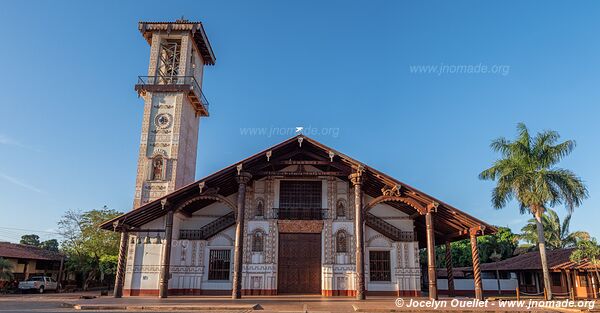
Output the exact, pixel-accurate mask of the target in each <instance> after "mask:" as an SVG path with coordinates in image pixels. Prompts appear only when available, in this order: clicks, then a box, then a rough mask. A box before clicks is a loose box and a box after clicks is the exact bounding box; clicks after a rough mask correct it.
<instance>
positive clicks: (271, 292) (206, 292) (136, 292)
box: [123, 289, 509, 297]
mask: <svg viewBox="0 0 600 313" xmlns="http://www.w3.org/2000/svg"><path fill="white" fill-rule="evenodd" d="M444 292H445V290H440V293H444ZM468 292H469V291H467V290H465V294H466V293H468ZM471 293H472V292H471ZM503 293H504V292H503ZM507 294H509V291H507ZM169 295H170V296H226V295H231V290H211V289H169ZM242 295H243V296H276V295H277V289H242ZM321 295H322V296H324V297H355V296H356V290H321ZM456 295H462V292H461V290H457V291H456ZM467 295H468V294H467ZM123 296H125V297H158V289H124V290H123ZM367 296H390V297H420V296H421V291H419V290H398V291H367Z"/></svg>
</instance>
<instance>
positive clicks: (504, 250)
mask: <svg viewBox="0 0 600 313" xmlns="http://www.w3.org/2000/svg"><path fill="white" fill-rule="evenodd" d="M517 244H518V236H517V235H516V234H514V233H513V232H512V231H511V230H510V228H507V227H498V232H497V233H495V234H493V235H485V236H479V237H478V238H477V247H478V248H479V259H480V260H481V262H482V263H487V262H492V261H493V260H492V259H491V256H492V254H494V253H497V254H499V255H500V256H501V258H500V260H504V259H508V258H510V257H512V256H513V252H514V250H515V248H516V247H517ZM450 248H451V249H452V266H454V267H467V266H472V264H473V258H472V256H471V242H470V240H469V239H463V240H460V241H455V242H453V243H451V244H450ZM425 253H426V252H425V250H423V251H422V254H421V263H422V264H423V265H425V264H426V263H427V255H426V254H425ZM435 255H436V265H437V267H439V268H444V267H445V266H446V260H445V255H446V251H445V247H444V246H437V247H436V252H435Z"/></svg>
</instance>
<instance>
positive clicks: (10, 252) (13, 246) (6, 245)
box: [0, 242, 64, 261]
mask: <svg viewBox="0 0 600 313" xmlns="http://www.w3.org/2000/svg"><path fill="white" fill-rule="evenodd" d="M0 257H3V258H13V259H29V260H51V261H60V260H61V259H62V258H63V257H64V256H63V255H62V254H60V253H58V252H54V251H49V250H45V249H42V248H38V247H34V246H28V245H22V244H17V243H10V242H0Z"/></svg>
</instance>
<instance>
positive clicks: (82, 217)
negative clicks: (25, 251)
mask: <svg viewBox="0 0 600 313" xmlns="http://www.w3.org/2000/svg"><path fill="white" fill-rule="evenodd" d="M118 215H121V213H120V212H118V211H116V210H112V209H108V208H107V207H103V208H102V209H99V210H91V211H85V212H82V211H73V210H70V211H67V212H66V213H65V214H64V215H63V217H62V218H61V220H60V221H59V222H58V227H59V233H60V234H61V235H62V236H63V238H64V240H63V242H62V249H63V251H64V252H65V253H66V255H67V256H68V259H67V263H66V267H67V269H69V270H70V271H73V272H79V273H81V274H82V275H84V286H83V287H84V289H87V288H88V285H89V283H90V282H91V281H92V280H94V279H97V278H98V277H99V276H103V274H110V273H113V272H114V269H112V268H110V267H111V266H112V265H111V264H113V263H114V262H107V261H108V260H111V258H116V255H117V254H118V249H119V248H118V247H119V234H118V233H115V232H108V231H104V230H102V229H100V228H99V227H98V226H99V225H100V224H102V223H103V222H105V221H107V220H109V219H112V218H114V217H116V216H118Z"/></svg>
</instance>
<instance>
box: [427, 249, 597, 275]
mask: <svg viewBox="0 0 600 313" xmlns="http://www.w3.org/2000/svg"><path fill="white" fill-rule="evenodd" d="M574 250H575V249H573V248H568V249H556V250H547V251H546V256H547V258H548V268H549V269H550V271H560V270H572V269H593V268H594V266H593V265H592V264H590V262H587V261H583V262H580V263H576V262H572V261H571V260H570V257H571V253H573V251H574ZM496 269H498V270H500V271H530V270H542V262H541V259H540V252H539V251H532V252H527V253H524V254H520V255H517V256H514V257H512V258H510V259H506V260H502V261H499V262H496V263H494V262H491V263H482V264H481V270H482V271H495V270H496ZM472 271H473V269H472V268H471V267H457V268H454V271H453V273H454V277H463V276H464V272H472ZM445 275H446V271H445V270H444V269H441V270H440V269H438V276H445Z"/></svg>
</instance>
